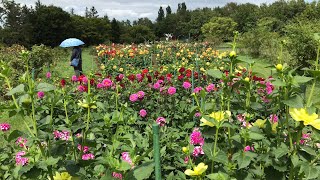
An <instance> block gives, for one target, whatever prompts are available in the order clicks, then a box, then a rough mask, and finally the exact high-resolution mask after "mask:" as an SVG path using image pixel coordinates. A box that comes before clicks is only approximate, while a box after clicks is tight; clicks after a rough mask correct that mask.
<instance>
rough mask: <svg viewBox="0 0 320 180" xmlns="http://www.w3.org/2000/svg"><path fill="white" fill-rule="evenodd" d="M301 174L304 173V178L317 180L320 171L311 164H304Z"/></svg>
mask: <svg viewBox="0 0 320 180" xmlns="http://www.w3.org/2000/svg"><path fill="white" fill-rule="evenodd" d="M300 172H303V173H304V177H305V178H306V179H315V178H319V177H318V174H319V171H318V169H317V168H316V167H315V166H314V165H310V164H309V163H304V164H302V165H301V169H300Z"/></svg>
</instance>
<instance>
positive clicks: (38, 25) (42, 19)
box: [30, 5, 74, 47]
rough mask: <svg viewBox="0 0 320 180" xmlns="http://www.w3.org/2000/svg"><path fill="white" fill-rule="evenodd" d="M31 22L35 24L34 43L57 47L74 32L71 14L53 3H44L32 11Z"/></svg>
mask: <svg viewBox="0 0 320 180" xmlns="http://www.w3.org/2000/svg"><path fill="white" fill-rule="evenodd" d="M30 23H31V24H32V26H33V29H32V44H44V45H48V46H52V47H55V46H58V45H59V44H60V43H61V41H63V40H64V39H66V38H68V37H70V36H72V35H73V33H74V32H73V31H71V30H72V29H74V26H73V24H72V20H71V16H70V14H69V13H67V12H66V11H63V10H62V9H61V8H59V7H56V6H52V5H51V6H44V5H43V6H41V7H40V8H38V9H36V10H35V11H34V12H32V15H31V18H30Z"/></svg>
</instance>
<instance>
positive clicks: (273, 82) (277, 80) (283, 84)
mask: <svg viewBox="0 0 320 180" xmlns="http://www.w3.org/2000/svg"><path fill="white" fill-rule="evenodd" d="M272 85H274V86H277V87H282V86H286V83H285V82H283V81H281V80H279V79H276V80H275V81H272Z"/></svg>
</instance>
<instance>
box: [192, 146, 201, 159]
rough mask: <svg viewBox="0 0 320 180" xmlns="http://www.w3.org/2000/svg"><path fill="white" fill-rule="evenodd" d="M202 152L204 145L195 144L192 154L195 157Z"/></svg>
mask: <svg viewBox="0 0 320 180" xmlns="http://www.w3.org/2000/svg"><path fill="white" fill-rule="evenodd" d="M200 154H202V155H203V154H204V152H203V149H202V146H195V147H194V149H193V152H192V155H193V156H194V157H198V156H199V155H200Z"/></svg>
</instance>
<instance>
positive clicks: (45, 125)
mask: <svg viewBox="0 0 320 180" xmlns="http://www.w3.org/2000/svg"><path fill="white" fill-rule="evenodd" d="M236 35H237V34H236ZM235 38H236V36H235ZM317 42H318V43H319V44H318V52H319V48H320V42H319V37H318V39H317ZM232 45H233V49H232V51H230V52H219V51H216V50H213V49H212V48H211V47H209V46H208V45H207V44H198V43H197V44H187V43H183V44H174V43H169V44H163V43H161V44H157V45H154V46H151V47H149V46H124V45H118V44H113V45H111V46H108V45H100V46H97V47H96V53H97V56H98V58H99V66H100V71H99V72H92V73H90V74H87V75H86V76H79V77H76V76H73V77H72V78H71V79H60V78H59V77H55V76H53V75H52V74H51V73H50V72H48V73H46V77H45V78H44V79H41V80H37V81H35V80H33V79H32V77H31V73H30V71H29V69H30V68H29V63H26V64H25V66H24V67H25V68H26V72H25V73H24V75H23V77H24V78H22V80H21V81H20V82H21V84H19V85H17V86H15V87H12V86H11V81H10V79H9V77H10V76H11V72H10V67H9V66H8V64H7V63H6V62H4V61H0V62H1V64H0V77H1V80H4V82H5V84H6V85H7V87H8V92H7V94H6V95H7V96H8V97H11V100H12V101H10V102H9V103H8V104H2V105H1V110H5V111H8V112H9V116H10V117H14V116H15V117H19V118H20V120H21V122H22V123H24V125H25V126H26V131H25V132H21V131H18V130H14V131H12V130H11V127H10V123H1V124H0V136H1V137H2V138H3V139H4V145H3V146H2V147H1V148H0V150H1V154H0V162H1V169H0V177H1V178H2V179H7V180H11V179H51V180H52V179H53V180H58V179H102V180H104V179H105V180H106V179H108V180H109V179H126V180H134V179H138V180H142V179H155V174H154V155H153V153H154V150H153V147H152V145H153V138H152V135H153V134H152V125H153V124H158V125H159V126H160V155H161V170H162V177H163V179H169V180H171V179H172V180H173V179H174V180H177V179H197V180H198V179H237V180H241V179H290V180H292V179H317V178H319V176H320V174H319V168H320V166H319V163H320V161H319V158H320V156H319V143H320V133H319V130H320V120H319V119H318V114H317V113H318V107H319V102H320V101H319V98H317V97H315V96H313V94H314V93H315V85H316V82H317V80H318V79H319V74H320V73H319V70H318V67H319V62H318V60H319V59H318V58H317V59H316V60H314V63H313V64H314V66H313V67H312V69H304V72H305V73H306V76H300V75H298V74H297V73H296V72H295V68H291V67H289V66H287V65H286V64H285V63H284V64H282V62H283V56H280V58H279V61H278V64H276V65H272V66H271V67H270V66H269V67H264V66H263V67H260V68H257V67H256V62H254V61H253V60H250V59H244V58H240V57H238V56H237V53H236V52H235V47H236V42H235V41H234V42H233V44H232ZM151 54H154V55H151ZM317 55H318V56H319V53H318V54H317ZM31 56H32V54H31V53H30V52H28V51H22V52H21V54H20V57H21V58H22V59H23V60H24V61H25V62H29V61H30V60H31ZM318 56H317V57H318ZM148 66H149V67H150V68H146V67H148ZM270 71H271V73H272V76H270ZM306 83H311V84H312V86H311V87H310V86H309V87H307V88H306Z"/></svg>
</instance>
